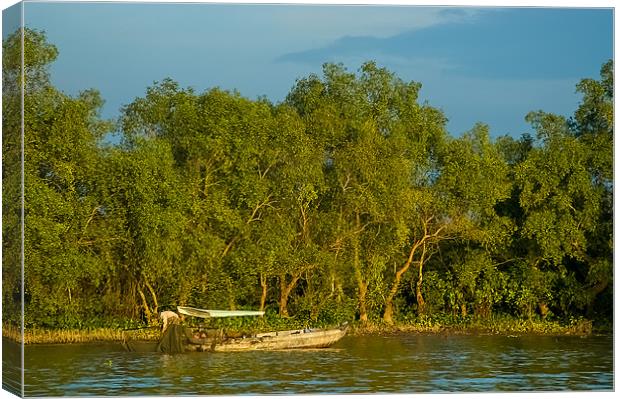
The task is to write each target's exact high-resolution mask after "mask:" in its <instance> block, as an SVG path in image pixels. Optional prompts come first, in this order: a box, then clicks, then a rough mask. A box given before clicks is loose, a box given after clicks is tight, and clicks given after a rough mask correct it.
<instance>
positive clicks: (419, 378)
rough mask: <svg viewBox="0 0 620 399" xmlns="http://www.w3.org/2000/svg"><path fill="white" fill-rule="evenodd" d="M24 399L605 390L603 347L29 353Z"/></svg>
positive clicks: (428, 340) (360, 341)
mask: <svg viewBox="0 0 620 399" xmlns="http://www.w3.org/2000/svg"><path fill="white" fill-rule="evenodd" d="M25 361H26V390H25V391H26V395H27V396H63V395H68V396H80V395H87V396H110V395H123V396H127V395H140V394H144V395H158V394H161V395H234V394H298V393H306V394H312V393H340V394H343V393H415V392H480V391H504V392H506V391H565V390H578V391H583V390H596V391H600V390H604V391H610V390H612V389H613V371H612V369H613V340H612V337H611V336H606V337H589V338H583V339H582V338H578V337H558V338H554V337H519V338H517V337H513V338H510V337H497V336H447V337H446V336H439V335H397V336H372V337H345V338H344V339H343V340H342V341H341V342H339V343H338V344H337V345H336V346H335V347H333V348H330V349H322V350H292V351H273V352H247V353H186V354H180V355H162V354H157V353H139V352H124V351H122V348H121V346H120V345H112V344H105V345H40V346H27V347H26V354H25Z"/></svg>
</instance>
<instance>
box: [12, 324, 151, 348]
mask: <svg viewBox="0 0 620 399" xmlns="http://www.w3.org/2000/svg"><path fill="white" fill-rule="evenodd" d="M2 335H3V336H4V337H6V338H9V339H11V340H13V341H15V342H17V343H22V342H23V343H24V344H26V345H29V344H73V343H87V342H119V341H122V340H124V339H132V340H141V341H157V340H158V339H159V337H160V332H159V330H158V329H157V328H145V329H141V330H131V331H125V330H121V329H116V328H92V329H83V330H78V329H66V330H50V329H43V328H28V329H26V330H25V331H24V335H23V337H22V335H21V331H20V329H19V328H18V327H15V326H13V325H9V324H4V325H3V326H2Z"/></svg>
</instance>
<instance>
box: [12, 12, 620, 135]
mask: <svg viewBox="0 0 620 399" xmlns="http://www.w3.org/2000/svg"><path fill="white" fill-rule="evenodd" d="M6 21H7V19H6V15H5V23H4V25H3V36H5V37H6V34H7V32H9V31H10V29H11V25H10V23H9V24H7V23H6ZM25 21H26V25H27V26H29V27H32V28H37V29H42V30H45V32H46V33H47V37H48V40H49V41H50V42H51V43H53V44H55V45H56V46H57V47H58V49H59V51H60V54H59V57H58V59H57V61H56V62H55V63H54V64H53V66H52V68H51V72H52V79H53V82H54V84H55V85H56V86H57V87H59V88H60V89H61V90H63V91H65V92H67V93H68V94H76V93H78V92H79V91H80V90H83V89H86V88H91V87H93V88H96V89H98V90H100V91H101V93H102V96H103V98H104V99H105V100H106V104H105V107H104V110H103V113H102V114H103V116H104V117H108V118H114V117H117V116H118V115H119V109H120V108H121V106H122V105H123V104H127V103H129V102H131V101H132V100H133V99H134V98H136V97H139V96H142V95H144V93H145V89H146V87H148V86H149V85H152V84H153V82H154V81H159V80H162V79H163V78H165V77H170V78H172V79H174V80H176V81H178V82H179V83H180V84H181V85H182V86H191V87H193V88H195V89H196V90H198V91H200V92H201V91H203V90H206V89H208V88H210V87H213V86H219V87H221V88H224V89H237V90H238V91H239V92H240V93H241V94H242V95H244V96H246V97H249V98H256V97H258V96H261V95H266V96H267V97H268V98H270V99H271V100H272V101H274V102H279V101H281V100H283V99H284V97H285V96H286V94H287V92H288V91H289V90H290V88H291V87H292V86H293V85H294V83H295V79H296V78H299V77H304V76H307V75H308V74H310V73H320V71H321V65H322V64H323V63H324V62H326V61H329V62H343V63H344V64H345V66H347V68H348V69H349V70H352V71H355V70H357V68H358V67H359V66H360V65H361V63H363V62H364V61H366V60H370V59H372V60H375V61H376V62H377V63H378V64H379V65H381V66H385V67H387V68H388V69H390V70H392V71H394V72H396V73H397V74H398V75H399V76H400V77H401V78H402V79H404V80H414V81H418V82H421V83H422V92H421V96H422V99H423V100H427V101H428V102H429V104H430V105H433V106H435V107H438V108H441V109H442V110H443V111H444V113H445V114H446V116H447V117H448V119H449V122H448V126H447V127H448V130H449V131H450V132H451V133H452V134H454V135H460V134H462V133H463V132H464V131H467V130H469V129H470V128H471V127H473V125H474V124H475V123H476V122H484V123H487V124H489V125H490V127H491V132H492V134H493V135H495V136H497V135H503V134H511V135H513V136H518V135H520V134H521V133H523V132H526V131H531V129H530V127H529V126H528V125H527V124H526V123H525V121H524V117H525V115H526V114H527V113H528V112H529V111H532V110H538V109H542V110H545V111H547V112H554V113H559V114H562V115H566V116H569V115H571V114H572V112H573V111H574V110H575V108H576V106H577V104H578V102H579V96H578V95H577V94H576V93H575V85H576V84H577V82H578V81H579V80H580V79H581V78H584V77H593V78H598V76H599V71H600V67H601V65H602V64H603V62H605V61H606V60H607V59H609V58H612V57H613V11H612V10H611V9H600V8H599V9H567V8H557V7H556V8H492V7H419V6H335V5H331V6H330V5H234V4H178V3H177V4H157V3H148V4H144V3H142V4H139V3H138V4H136V3H133V4H132V3H90V4H88V3H74V2H69V3H54V2H46V3H39V2H28V3H26V4H25Z"/></svg>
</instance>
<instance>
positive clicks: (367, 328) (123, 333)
mask: <svg viewBox="0 0 620 399" xmlns="http://www.w3.org/2000/svg"><path fill="white" fill-rule="evenodd" d="M263 329H264V330H265V331H273V330H280V329H282V328H277V327H275V326H271V327H270V326H269V324H267V326H263ZM227 331H229V332H231V333H232V334H234V333H240V331H237V329H235V328H227ZM593 332H594V333H597V332H602V333H609V332H611V330H609V331H606V329H603V330H596V329H595V330H593V327H592V321H590V320H587V319H577V320H572V321H570V322H567V323H560V322H558V321H546V320H520V319H513V318H501V317H500V318H491V319H466V320H457V321H455V320H452V321H448V322H446V321H445V320H444V321H442V322H440V321H436V320H435V321H433V320H430V319H425V320H421V321H420V320H418V321H414V322H409V323H397V324H394V325H388V324H385V323H382V322H368V323H360V322H359V321H355V322H353V323H351V324H350V329H349V334H350V335H377V334H398V333H413V334H445V335H451V334H454V335H457V334H462V335H547V336H549V335H551V336H553V335H556V336H565V335H575V336H587V335H591V334H592V333H593ZM2 336H3V337H6V338H9V339H11V340H13V341H15V342H18V343H19V342H22V337H21V331H20V329H19V328H17V327H15V326H12V325H8V324H4V325H3V326H2ZM159 338H160V330H159V327H158V326H153V327H142V328H136V329H132V330H122V329H117V328H90V329H81V330H80V329H64V330H50V329H41V328H31V329H26V330H25V331H24V336H23V342H24V343H25V344H27V345H28V344H68V343H92V342H119V341H123V340H126V339H127V340H140V341H157V340H159Z"/></svg>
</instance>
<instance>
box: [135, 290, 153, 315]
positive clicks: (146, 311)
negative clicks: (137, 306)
mask: <svg viewBox="0 0 620 399" xmlns="http://www.w3.org/2000/svg"><path fill="white" fill-rule="evenodd" d="M137 288H138V294H140V298H142V309H144V316H145V317H146V320H147V323H148V324H151V323H152V322H153V313H151V309H150V308H149V304H148V302H147V301H146V296H145V295H144V292H142V289H141V288H140V287H139V286H138V287H137Z"/></svg>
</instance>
